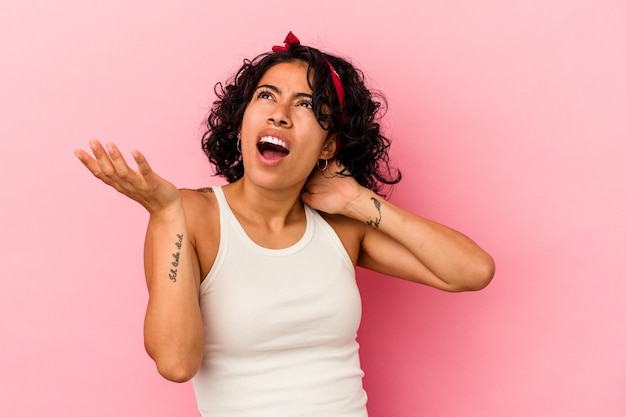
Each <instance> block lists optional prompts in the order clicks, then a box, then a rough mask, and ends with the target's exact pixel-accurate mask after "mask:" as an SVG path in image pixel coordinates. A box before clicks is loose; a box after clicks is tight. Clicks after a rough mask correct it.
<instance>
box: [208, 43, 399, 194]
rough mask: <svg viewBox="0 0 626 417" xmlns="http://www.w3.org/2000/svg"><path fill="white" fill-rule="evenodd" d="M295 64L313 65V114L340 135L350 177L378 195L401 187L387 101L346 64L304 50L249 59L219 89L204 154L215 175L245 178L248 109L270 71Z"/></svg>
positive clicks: (310, 68) (297, 48) (340, 156)
mask: <svg viewBox="0 0 626 417" xmlns="http://www.w3.org/2000/svg"><path fill="white" fill-rule="evenodd" d="M293 61H303V62H305V63H307V64H308V70H307V78H308V80H309V86H310V87H311V91H312V96H313V111H314V112H315V117H316V119H317V121H318V123H319V124H320V126H321V127H322V128H323V129H324V130H328V132H329V133H331V134H332V133H336V134H337V144H338V151H337V154H336V155H335V157H336V158H337V159H338V160H339V161H340V162H341V163H342V164H343V165H344V166H345V167H346V171H347V172H346V173H344V175H350V176H352V177H354V179H355V180H356V181H357V182H358V183H359V184H360V185H362V186H364V187H366V188H369V189H371V190H373V191H374V192H380V191H381V189H382V188H383V187H385V186H392V185H393V184H397V183H398V182H399V181H400V179H401V177H402V175H401V173H400V171H399V170H397V169H395V168H392V167H391V166H390V163H389V153H388V151H389V146H390V140H389V139H388V138H386V137H385V136H383V135H382V134H381V132H380V125H379V123H378V120H379V113H384V110H385V109H386V104H387V103H386V100H385V98H384V97H383V96H382V94H380V93H378V92H372V91H370V90H369V89H368V88H367V87H365V82H364V79H365V78H364V75H363V72H362V71H360V70H358V69H356V68H355V67H354V66H353V65H352V64H351V63H349V62H347V61H346V60H345V59H342V58H339V57H336V56H333V55H329V54H326V53H323V52H321V51H319V50H317V49H315V48H312V47H307V46H302V45H298V46H292V47H291V48H289V49H287V50H285V51H277V52H268V53H263V54H261V55H258V56H257V57H255V58H254V59H252V60H249V59H246V60H244V61H243V66H242V67H241V68H240V69H239V71H237V73H236V74H235V75H234V76H233V77H232V79H230V80H229V81H228V82H227V83H226V84H225V85H224V84H223V83H221V82H219V83H217V84H216V85H215V88H214V91H215V94H216V96H217V100H216V101H215V102H214V103H213V107H212V108H211V111H210V113H209V116H208V119H207V130H206V132H205V133H204V134H203V136H202V149H203V151H204V153H205V154H206V156H207V157H208V159H209V162H210V163H211V164H212V165H213V166H214V167H215V171H214V173H215V175H219V176H222V177H225V178H226V180H227V181H228V182H234V181H237V180H238V179H239V178H241V177H242V176H243V173H244V166H243V161H242V159H241V153H240V151H239V150H238V149H237V134H238V132H239V129H240V127H241V123H242V120H243V115H244V112H245V110H246V106H247V105H248V103H249V102H250V100H251V99H252V94H253V93H254V90H255V89H256V87H257V85H258V83H259V81H260V79H261V77H262V76H263V75H264V74H265V72H266V71H267V70H268V69H270V68H271V67H272V66H274V65H276V64H279V63H283V62H293ZM328 62H330V63H331V64H332V66H333V67H334V68H335V70H336V72H337V73H338V75H339V77H340V78H341V81H342V84H343V87H344V90H345V98H344V104H343V109H342V110H341V109H340V103H339V99H338V97H337V93H336V91H335V87H334V85H333V82H332V78H331V73H330V71H331V70H330V67H329V65H328ZM348 173H349V174H348Z"/></svg>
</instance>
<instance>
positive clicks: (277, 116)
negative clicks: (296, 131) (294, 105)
mask: <svg viewBox="0 0 626 417" xmlns="http://www.w3.org/2000/svg"><path fill="white" fill-rule="evenodd" d="M268 122H270V123H271V124H273V125H274V126H276V127H278V126H280V127H289V126H291V117H290V115H289V103H280V102H279V103H276V105H275V106H274V107H273V108H272V112H271V113H270V115H269V116H268Z"/></svg>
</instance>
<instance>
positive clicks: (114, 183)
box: [74, 140, 181, 214]
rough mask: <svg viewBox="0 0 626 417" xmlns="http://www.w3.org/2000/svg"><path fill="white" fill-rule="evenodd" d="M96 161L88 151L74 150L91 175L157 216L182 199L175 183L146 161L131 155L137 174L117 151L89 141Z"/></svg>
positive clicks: (109, 144) (110, 146)
mask: <svg viewBox="0 0 626 417" xmlns="http://www.w3.org/2000/svg"><path fill="white" fill-rule="evenodd" d="M89 145H90V147H91V150H92V152H93V155H94V157H95V159H94V158H93V157H92V156H91V155H90V154H89V153H87V152H85V151H83V150H81V149H77V150H76V151H75V152H74V153H75V155H76V156H77V157H78V159H79V160H80V161H81V162H82V163H83V164H84V165H85V166H86V167H87V169H88V170H89V171H91V173H92V174H93V175H94V176H95V177H96V178H98V179H99V180H101V181H102V182H104V183H105V184H107V185H110V186H111V187H113V188H115V189H116V190H117V191H119V192H120V193H122V194H124V195H125V196H127V197H129V198H131V199H133V200H135V201H136V202H138V203H139V204H141V205H142V206H144V207H145V208H146V210H148V212H150V214H158V213H160V212H165V211H167V210H168V209H171V208H174V207H176V206H178V205H180V201H181V197H180V193H179V192H178V189H177V188H176V186H174V184H172V183H171V182H169V181H166V180H164V179H163V178H161V177H159V176H158V175H157V174H156V173H155V172H154V171H152V168H150V165H149V164H148V161H147V160H146V158H145V157H144V156H143V155H142V154H141V153H140V152H139V151H136V150H134V151H133V152H132V155H133V158H134V159H135V162H136V163H137V169H138V171H134V170H132V169H131V168H130V167H129V166H128V164H127V163H126V161H125V160H124V157H123V156H122V154H121V153H120V151H119V149H118V148H117V146H115V144H113V143H107V145H106V149H105V147H104V146H102V144H101V143H100V142H98V141H97V140H91V141H89Z"/></svg>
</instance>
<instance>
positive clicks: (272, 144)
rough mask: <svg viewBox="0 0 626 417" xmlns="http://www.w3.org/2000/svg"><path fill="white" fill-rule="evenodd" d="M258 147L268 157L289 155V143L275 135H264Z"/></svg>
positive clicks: (274, 157) (276, 157) (277, 157)
mask: <svg viewBox="0 0 626 417" xmlns="http://www.w3.org/2000/svg"><path fill="white" fill-rule="evenodd" d="M256 147H257V149H258V150H259V153H260V154H261V155H263V157H264V158H267V159H280V158H283V157H285V156H287V155H289V149H287V144H286V143H285V142H283V141H282V140H280V139H278V138H275V137H273V136H263V137H262V138H261V139H259V142H258V143H257V145H256Z"/></svg>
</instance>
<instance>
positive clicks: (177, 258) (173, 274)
mask: <svg viewBox="0 0 626 417" xmlns="http://www.w3.org/2000/svg"><path fill="white" fill-rule="evenodd" d="M176 237H177V238H178V241H177V242H176V243H175V245H176V248H177V249H178V251H176V252H174V253H173V254H172V258H174V260H173V261H172V266H173V268H171V269H170V274H169V275H170V280H171V281H172V282H176V276H177V275H178V262H179V261H180V250H181V249H182V247H183V235H182V234H177V235H176Z"/></svg>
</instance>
